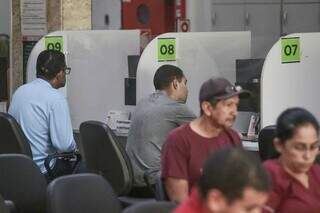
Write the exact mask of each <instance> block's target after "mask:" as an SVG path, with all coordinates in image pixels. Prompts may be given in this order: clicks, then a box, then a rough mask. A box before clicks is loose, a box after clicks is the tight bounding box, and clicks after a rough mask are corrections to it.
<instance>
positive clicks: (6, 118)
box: [0, 112, 81, 179]
mask: <svg viewBox="0 0 320 213" xmlns="http://www.w3.org/2000/svg"><path fill="white" fill-rule="evenodd" d="M0 135H1V138H2V140H1V142H0V154H8V153H17V154H24V155H27V156H29V157H30V158H32V152H31V147H30V144H29V142H28V139H27V137H26V136H25V134H24V132H23V130H22V129H21V127H20V125H19V124H18V122H17V121H16V119H15V118H14V117H13V116H12V115H10V114H8V113H4V112H0ZM59 158H63V159H66V160H72V161H75V163H74V167H75V166H76V165H77V163H78V162H79V161H80V160H81V156H80V154H77V153H74V152H66V153H55V154H52V155H49V156H48V157H47V158H46V159H45V162H44V165H45V168H46V170H47V172H48V174H49V178H50V177H51V179H53V177H54V174H53V173H52V170H51V168H50V166H49V165H50V162H51V161H52V160H54V159H59Z"/></svg>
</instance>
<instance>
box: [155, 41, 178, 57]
mask: <svg viewBox="0 0 320 213" xmlns="http://www.w3.org/2000/svg"><path fill="white" fill-rule="evenodd" d="M175 60H176V39H175V38H158V61H175Z"/></svg>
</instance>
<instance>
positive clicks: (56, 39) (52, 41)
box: [44, 36, 63, 52]
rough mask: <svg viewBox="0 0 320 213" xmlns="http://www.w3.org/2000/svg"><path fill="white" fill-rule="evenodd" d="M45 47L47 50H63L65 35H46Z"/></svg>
mask: <svg viewBox="0 0 320 213" xmlns="http://www.w3.org/2000/svg"><path fill="white" fill-rule="evenodd" d="M44 39H45V42H44V43H45V49H47V50H58V51H60V52H63V37H62V36H46V37H45V38H44Z"/></svg>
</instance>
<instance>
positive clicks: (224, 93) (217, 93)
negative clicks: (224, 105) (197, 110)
mask: <svg viewBox="0 0 320 213" xmlns="http://www.w3.org/2000/svg"><path fill="white" fill-rule="evenodd" d="M236 95H239V97H240V98H247V97H249V96H251V92H249V91H248V90H244V89H242V88H241V86H235V85H233V84H231V83H230V82H229V81H228V80H227V79H225V78H210V79H209V80H207V81H205V82H204V83H203V84H202V86H201V88H200V92H199V101H200V103H202V102H203V101H209V100H211V99H215V100H224V99H228V98H231V97H233V96H236Z"/></svg>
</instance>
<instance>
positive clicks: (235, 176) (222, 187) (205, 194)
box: [173, 148, 271, 213]
mask: <svg viewBox="0 0 320 213" xmlns="http://www.w3.org/2000/svg"><path fill="white" fill-rule="evenodd" d="M270 185H271V183H270V180H269V176H268V174H267V173H266V171H265V170H264V168H263V167H262V165H261V163H260V161H259V160H257V158H256V157H255V156H254V155H253V154H251V153H249V152H247V151H245V150H243V149H241V148H228V149H222V150H220V151H217V152H215V153H214V154H213V155H211V156H210V157H209V158H208V160H207V161H206V163H205V165H204V168H203V173H202V175H201V177H200V180H199V182H198V184H197V187H195V188H193V189H192V192H191V194H190V197H189V198H188V199H187V200H185V201H184V202H183V203H181V205H180V206H178V207H177V208H176V209H175V210H174V211H173V212H174V213H218V212H219V213H242V212H243V213H244V212H255V213H258V212H261V211H262V209H264V208H265V205H264V204H265V202H266V201H267V198H268V193H269V190H270Z"/></svg>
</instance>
